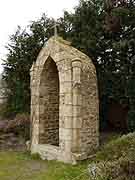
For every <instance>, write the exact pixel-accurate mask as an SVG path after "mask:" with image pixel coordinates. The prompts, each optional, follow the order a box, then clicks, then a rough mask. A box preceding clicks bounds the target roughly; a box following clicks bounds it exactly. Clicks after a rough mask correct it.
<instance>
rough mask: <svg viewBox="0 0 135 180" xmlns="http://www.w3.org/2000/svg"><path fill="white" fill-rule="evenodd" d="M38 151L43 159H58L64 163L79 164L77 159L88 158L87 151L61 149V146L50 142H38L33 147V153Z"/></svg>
mask: <svg viewBox="0 0 135 180" xmlns="http://www.w3.org/2000/svg"><path fill="white" fill-rule="evenodd" d="M35 153H38V154H39V155H40V157H41V159H42V160H57V161H61V162H64V163H70V164H73V165H75V164H77V161H80V160H84V159H87V158H88V156H87V155H86V153H82V154H79V153H72V152H64V151H61V149H60V147H57V146H52V145H48V144H44V145H43V144H38V145H34V146H32V147H31V154H35Z"/></svg>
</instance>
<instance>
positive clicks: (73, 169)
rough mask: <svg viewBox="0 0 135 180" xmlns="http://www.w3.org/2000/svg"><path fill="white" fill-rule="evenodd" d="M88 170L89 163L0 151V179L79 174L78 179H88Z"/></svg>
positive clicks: (66, 179)
mask: <svg viewBox="0 0 135 180" xmlns="http://www.w3.org/2000/svg"><path fill="white" fill-rule="evenodd" d="M86 170H87V163H81V164H79V165H76V166H72V165H68V164H64V163H60V162H56V161H42V160H40V159H39V158H37V157H36V156H30V154H29V153H27V152H8V151H7V152H0V180H72V179H74V178H75V177H78V176H79V177H78V178H77V179H76V180H82V179H84V178H85V180H86V179H87V178H88V175H87V171H86ZM85 171H86V173H85ZM82 173H83V176H80V175H81V174H82Z"/></svg>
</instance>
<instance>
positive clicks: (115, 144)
mask: <svg viewBox="0 0 135 180" xmlns="http://www.w3.org/2000/svg"><path fill="white" fill-rule="evenodd" d="M121 158H128V159H130V160H134V161H135V133H132V134H128V135H124V136H122V137H116V139H115V138H114V137H113V138H112V139H111V140H109V142H108V143H106V144H105V145H104V146H103V147H102V149H100V150H98V151H97V152H96V154H95V156H94V158H91V159H89V160H87V161H83V162H81V163H79V164H78V165H75V166H72V165H69V164H64V163H61V162H56V161H42V160H40V159H39V158H38V156H36V155H35V156H30V154H29V153H27V152H9V151H6V152H0V180H89V177H88V172H87V169H88V165H89V164H90V163H97V164H101V163H102V162H107V163H108V162H109V163H110V162H118V161H119V159H121ZM116 164H117V163H116ZM110 167H111V166H110ZM100 179H101V178H99V179H98V180H100ZM103 179H104V180H105V178H103ZM108 180H111V178H110V179H108Z"/></svg>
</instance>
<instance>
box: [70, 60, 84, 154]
mask: <svg viewBox="0 0 135 180" xmlns="http://www.w3.org/2000/svg"><path fill="white" fill-rule="evenodd" d="M81 67H82V62H81V60H80V59H74V60H73V61H72V68H73V69H72V70H73V77H72V78H73V79H72V82H73V83H72V96H73V97H72V101H73V102H72V105H73V106H72V108H73V110H72V111H73V119H72V121H73V122H72V123H73V131H72V138H73V139H72V151H73V152H78V153H79V152H80V146H81V137H80V129H81V126H82V118H81V104H82V102H81V101H82V95H81Z"/></svg>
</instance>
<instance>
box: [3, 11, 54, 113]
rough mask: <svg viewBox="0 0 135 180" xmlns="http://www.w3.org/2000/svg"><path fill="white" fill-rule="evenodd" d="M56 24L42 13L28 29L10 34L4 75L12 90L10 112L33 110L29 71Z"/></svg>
mask: <svg viewBox="0 0 135 180" xmlns="http://www.w3.org/2000/svg"><path fill="white" fill-rule="evenodd" d="M53 24H54V20H53V19H49V18H47V17H46V15H44V14H43V16H42V17H41V18H40V19H39V20H37V21H33V22H31V24H30V25H29V26H28V27H27V28H26V29H25V30H23V29H21V27H18V29H17V31H16V33H15V34H13V35H12V36H10V42H9V44H8V46H7V49H8V54H7V59H6V60H5V61H4V74H3V78H4V79H5V81H6V84H7V88H8V90H9V91H8V103H7V105H8V107H7V114H10V115H12V114H13V115H14V114H16V113H20V112H29V111H30V75H29V71H30V68H31V66H32V63H33V62H34V61H36V58H37V56H38V53H39V51H40V50H41V48H42V47H43V45H44V43H45V42H46V41H47V40H48V38H49V37H50V36H51V35H52V31H51V30H50V27H52V25H53Z"/></svg>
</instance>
